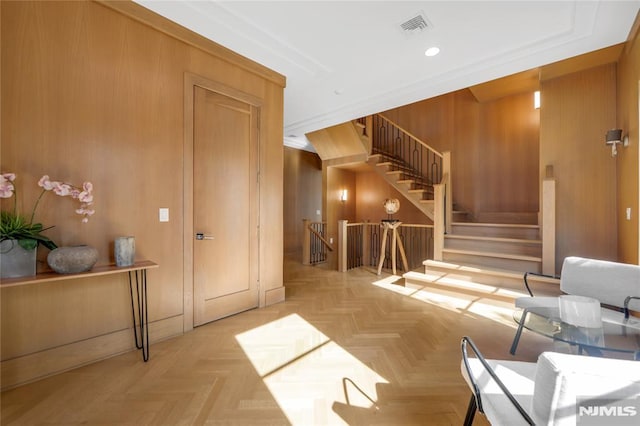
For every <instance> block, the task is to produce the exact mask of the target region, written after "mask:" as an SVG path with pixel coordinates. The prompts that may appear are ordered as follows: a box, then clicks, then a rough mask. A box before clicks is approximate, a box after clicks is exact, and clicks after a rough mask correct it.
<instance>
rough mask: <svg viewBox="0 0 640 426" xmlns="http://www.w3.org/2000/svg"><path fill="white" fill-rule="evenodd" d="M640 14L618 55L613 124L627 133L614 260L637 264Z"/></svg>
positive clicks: (622, 154) (619, 161)
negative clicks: (615, 109)
mask: <svg viewBox="0 0 640 426" xmlns="http://www.w3.org/2000/svg"><path fill="white" fill-rule="evenodd" d="M639 26H640V14H638V16H637V17H636V25H634V29H635V32H633V33H632V34H631V36H630V39H629V41H628V42H627V48H626V49H625V51H624V53H623V54H622V55H621V57H620V62H619V63H618V69H617V71H618V74H617V83H618V84H617V99H618V103H617V108H618V119H617V124H618V125H617V127H618V128H620V129H623V132H624V134H628V135H629V146H628V147H627V148H620V152H619V154H618V157H617V159H616V163H617V171H616V183H617V188H618V192H617V199H618V204H617V207H616V217H617V219H618V259H619V260H620V261H621V262H627V263H635V264H640V235H639V233H640V231H639V228H640V200H639V199H638V198H639V195H638V194H639V192H640V172H639V170H638V164H639V163H640V150H639V148H638V143H639V142H640V140H639V137H638V134H639V129H638V127H639V121H640V112H639V105H638V104H639V103H640V31H638V27H639ZM627 207H630V208H631V220H627V219H626V215H625V210H626V208H627Z"/></svg>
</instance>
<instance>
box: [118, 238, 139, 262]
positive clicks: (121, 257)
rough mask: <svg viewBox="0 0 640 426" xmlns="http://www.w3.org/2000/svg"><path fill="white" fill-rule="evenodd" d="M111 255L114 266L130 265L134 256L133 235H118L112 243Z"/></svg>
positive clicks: (134, 244)
mask: <svg viewBox="0 0 640 426" xmlns="http://www.w3.org/2000/svg"><path fill="white" fill-rule="evenodd" d="M113 255H114V257H115V258H116V266H131V265H133V264H134V262H135V258H136V239H135V238H134V237H118V238H116V240H115V241H114V243H113Z"/></svg>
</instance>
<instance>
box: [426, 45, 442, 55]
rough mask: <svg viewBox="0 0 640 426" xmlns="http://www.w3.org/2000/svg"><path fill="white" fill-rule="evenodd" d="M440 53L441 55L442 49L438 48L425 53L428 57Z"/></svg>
mask: <svg viewBox="0 0 640 426" xmlns="http://www.w3.org/2000/svg"><path fill="white" fill-rule="evenodd" d="M438 53H440V48H439V47H436V46H433V47H430V48H428V49H427V50H426V51H425V52H424V54H425V55H426V56H436V55H437V54H438Z"/></svg>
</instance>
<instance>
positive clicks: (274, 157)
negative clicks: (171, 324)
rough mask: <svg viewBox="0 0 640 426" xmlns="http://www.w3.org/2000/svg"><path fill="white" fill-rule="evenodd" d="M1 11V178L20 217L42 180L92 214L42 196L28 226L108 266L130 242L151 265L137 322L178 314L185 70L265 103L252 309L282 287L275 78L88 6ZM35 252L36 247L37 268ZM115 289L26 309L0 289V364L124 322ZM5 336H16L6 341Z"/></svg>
mask: <svg viewBox="0 0 640 426" xmlns="http://www.w3.org/2000/svg"><path fill="white" fill-rule="evenodd" d="M116 5H117V4H116ZM122 5H126V8H128V9H130V10H131V11H133V12H135V11H136V10H143V8H141V7H140V6H138V5H135V4H130V3H122ZM0 7H1V8H2V9H1V20H2V21H1V31H2V33H1V37H2V40H3V43H2V52H1V55H2V56H1V59H2V76H1V78H2V81H1V84H2V86H1V87H2V91H1V97H2V99H1V101H2V106H3V108H2V129H1V137H2V141H1V153H2V158H1V164H0V168H1V170H2V171H3V172H5V171H12V172H16V173H17V174H18V182H17V184H18V189H19V191H20V197H21V201H22V205H21V207H23V208H26V207H29V206H30V205H32V202H33V200H34V199H35V197H36V196H37V193H38V188H37V186H36V183H37V180H38V179H39V178H40V176H42V175H43V174H48V175H50V176H51V178H54V179H59V180H65V181H69V182H73V183H81V182H82V181H83V180H90V181H92V182H93V183H94V193H95V210H96V214H95V216H93V217H92V218H91V220H90V221H89V223H87V224H81V223H80V218H79V216H77V215H75V214H74V213H73V210H74V208H75V205H74V204H73V203H72V202H71V200H68V199H61V198H59V197H55V196H53V195H51V194H48V196H47V197H46V198H45V199H44V200H43V202H42V203H41V206H40V210H39V212H38V215H37V219H38V220H39V221H42V222H43V223H44V224H47V225H55V228H53V229H52V230H50V231H48V234H49V235H50V236H51V237H52V238H53V239H54V241H56V242H57V243H58V244H59V245H73V244H90V245H92V246H94V247H96V248H97V249H98V251H99V253H100V257H99V260H98V262H99V264H106V263H110V262H112V261H113V240H114V238H115V237H117V236H121V235H133V236H135V237H136V248H137V256H136V257H137V258H138V259H151V260H153V261H155V262H157V263H158V264H159V265H160V268H159V269H157V270H153V271H150V272H149V281H150V291H149V317H150V318H149V319H150V320H151V321H152V322H158V321H164V320H165V319H167V318H172V317H180V316H181V315H183V312H184V307H183V294H184V285H185V277H184V275H183V274H184V272H185V270H184V268H183V259H182V252H183V249H184V245H183V222H184V220H185V217H186V216H188V215H190V212H188V211H186V212H185V211H183V207H184V202H185V194H184V193H183V180H182V176H183V127H184V122H183V115H184V111H183V108H184V107H183V80H184V74H185V72H193V73H196V74H199V75H201V76H203V77H206V78H209V79H212V80H215V81H218V82H220V83H221V84H224V85H226V86H229V87H233V88H234V89H235V90H239V91H242V92H244V93H247V94H249V95H251V96H255V97H257V98H261V99H264V101H263V107H262V110H261V113H262V123H263V127H262V132H261V156H262V157H261V166H262V170H261V191H260V197H261V198H260V209H261V213H260V219H261V224H262V226H261V228H260V229H261V231H260V232H261V238H260V240H261V242H262V243H263V246H262V247H261V255H260V258H261V265H260V268H261V271H260V273H261V283H262V286H261V291H262V294H261V303H263V304H264V303H266V302H265V300H266V299H265V293H266V292H267V291H271V290H274V289H275V290H278V289H281V288H282V252H283V247H282V235H283V228H282V217H283V213H282V209H283V205H282V169H283V162H282V102H283V94H282V92H283V88H282V84H281V83H282V81H283V79H280V80H279V81H280V83H278V82H277V81H278V79H275V81H274V78H273V76H274V73H273V72H265V75H260V74H259V73H257V71H256V70H260V69H261V68H260V66H253V67H252V66H246V67H239V66H238V65H234V61H236V60H237V55H236V56H234V57H231V58H224V57H217V56H215V55H212V54H211V53H210V51H207V49H203V48H199V47H194V46H193V45H192V44H189V43H185V42H184V41H181V40H179V39H177V38H174V37H172V36H170V35H168V34H167V32H166V31H165V30H162V31H159V30H157V29H155V28H153V27H152V26H150V25H148V24H143V23H140V22H139V21H137V20H135V19H132V18H131V17H129V16H125V15H123V14H121V13H119V12H118V11H117V10H114V9H112V8H111V7H106V6H105V5H102V4H100V3H95V2H86V1H83V2H2V3H1V4H0ZM116 9H117V7H116ZM144 11H145V15H148V13H146V9H144ZM154 19H156V22H159V23H161V24H162V23H166V21H165V20H163V18H160V17H157V16H156V17H155V18H154ZM162 25H164V24H162ZM162 25H161V26H162ZM210 44H211V45H213V43H210ZM215 50H216V49H213V51H215ZM220 51H221V52H224V49H222V50H220ZM4 206H5V204H4V203H3V208H4ZM160 207H163V208H168V209H169V211H170V221H169V222H167V223H160V222H159V221H158V209H159V208H160ZM185 215H186V216H185ZM46 254H47V253H46V249H43V250H41V253H40V255H39V257H40V259H41V260H44V257H45V256H46ZM120 281H121V280H120V278H113V279H100V280H96V281H95V282H91V283H89V282H87V283H86V284H87V285H85V286H83V282H74V284H73V285H71V284H69V285H68V286H67V285H66V284H61V285H52V286H47V287H43V288H42V289H38V291H32V290H29V291H25V292H24V293H25V294H26V293H33V294H34V295H35V296H37V303H33V304H32V305H26V308H25V309H24V310H15V309H13V308H12V307H11V304H12V303H13V300H14V298H13V297H8V296H9V295H10V294H14V293H15V292H9V293H7V295H6V297H5V294H4V293H5V291H4V290H3V299H2V303H3V309H2V327H3V334H2V350H3V352H2V358H3V359H6V357H7V356H9V355H7V354H11V355H10V356H14V355H15V354H24V353H27V352H30V351H34V350H43V349H47V348H49V347H50V346H51V345H54V346H62V345H66V344H72V343H73V342H76V341H78V340H80V339H87V338H90V337H91V336H95V335H96V334H98V333H102V334H104V333H109V332H114V333H115V332H117V330H120V329H122V327H123V325H127V326H130V321H131V318H130V312H129V311H128V310H127V309H123V308H122V306H120V305H121V304H122V302H123V301H122V295H121V288H120V286H121V282H120ZM187 285H188V282H187ZM67 290H68V291H72V290H77V291H78V293H75V292H73V291H72V292H73V294H74V298H73V299H69V298H68V297H66V294H67ZM278 291H279V290H278ZM273 294H275V293H273ZM282 294H283V292H282ZM25 297H26V296H25ZM21 299H22V297H21ZM276 299H277V298H275V299H274V298H273V297H272V298H271V299H270V300H276ZM71 300H73V303H72V302H71ZM20 303H22V302H20ZM96 304H98V305H99V306H101V307H102V308H101V309H95V306H96ZM18 311H19V312H18ZM29 318H31V319H29ZM25 319H26V320H25ZM41 324H46V327H42V326H41ZM8 327H11V328H15V329H14V330H12V332H11V333H6V334H5V331H7V328H8ZM105 327H106V329H105ZM179 332H182V330H176V331H174V333H179ZM5 336H7V337H5ZM12 336H14V337H15V338H14V337H12ZM25 336H29V337H28V338H27V337H25ZM154 337H155V336H153V335H152V336H151V339H152V340H153V339H154ZM27 340H30V342H28V343H27ZM34 343H35V344H36V346H38V345H39V346H38V347H34V346H33V345H34ZM5 351H8V352H5ZM102 356H104V354H103V355H102ZM90 361H91V359H82V360H80V361H79V363H86V362H90ZM53 364H55V363H53ZM53 364H52V365H53ZM52 368H53V367H52Z"/></svg>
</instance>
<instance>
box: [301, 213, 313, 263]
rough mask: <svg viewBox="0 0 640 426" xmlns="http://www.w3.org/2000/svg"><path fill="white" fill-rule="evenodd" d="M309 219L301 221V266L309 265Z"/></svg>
mask: <svg viewBox="0 0 640 426" xmlns="http://www.w3.org/2000/svg"><path fill="white" fill-rule="evenodd" d="M310 224H311V221H310V220H309V219H302V264H303V265H311V231H310V230H309V225H310Z"/></svg>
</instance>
